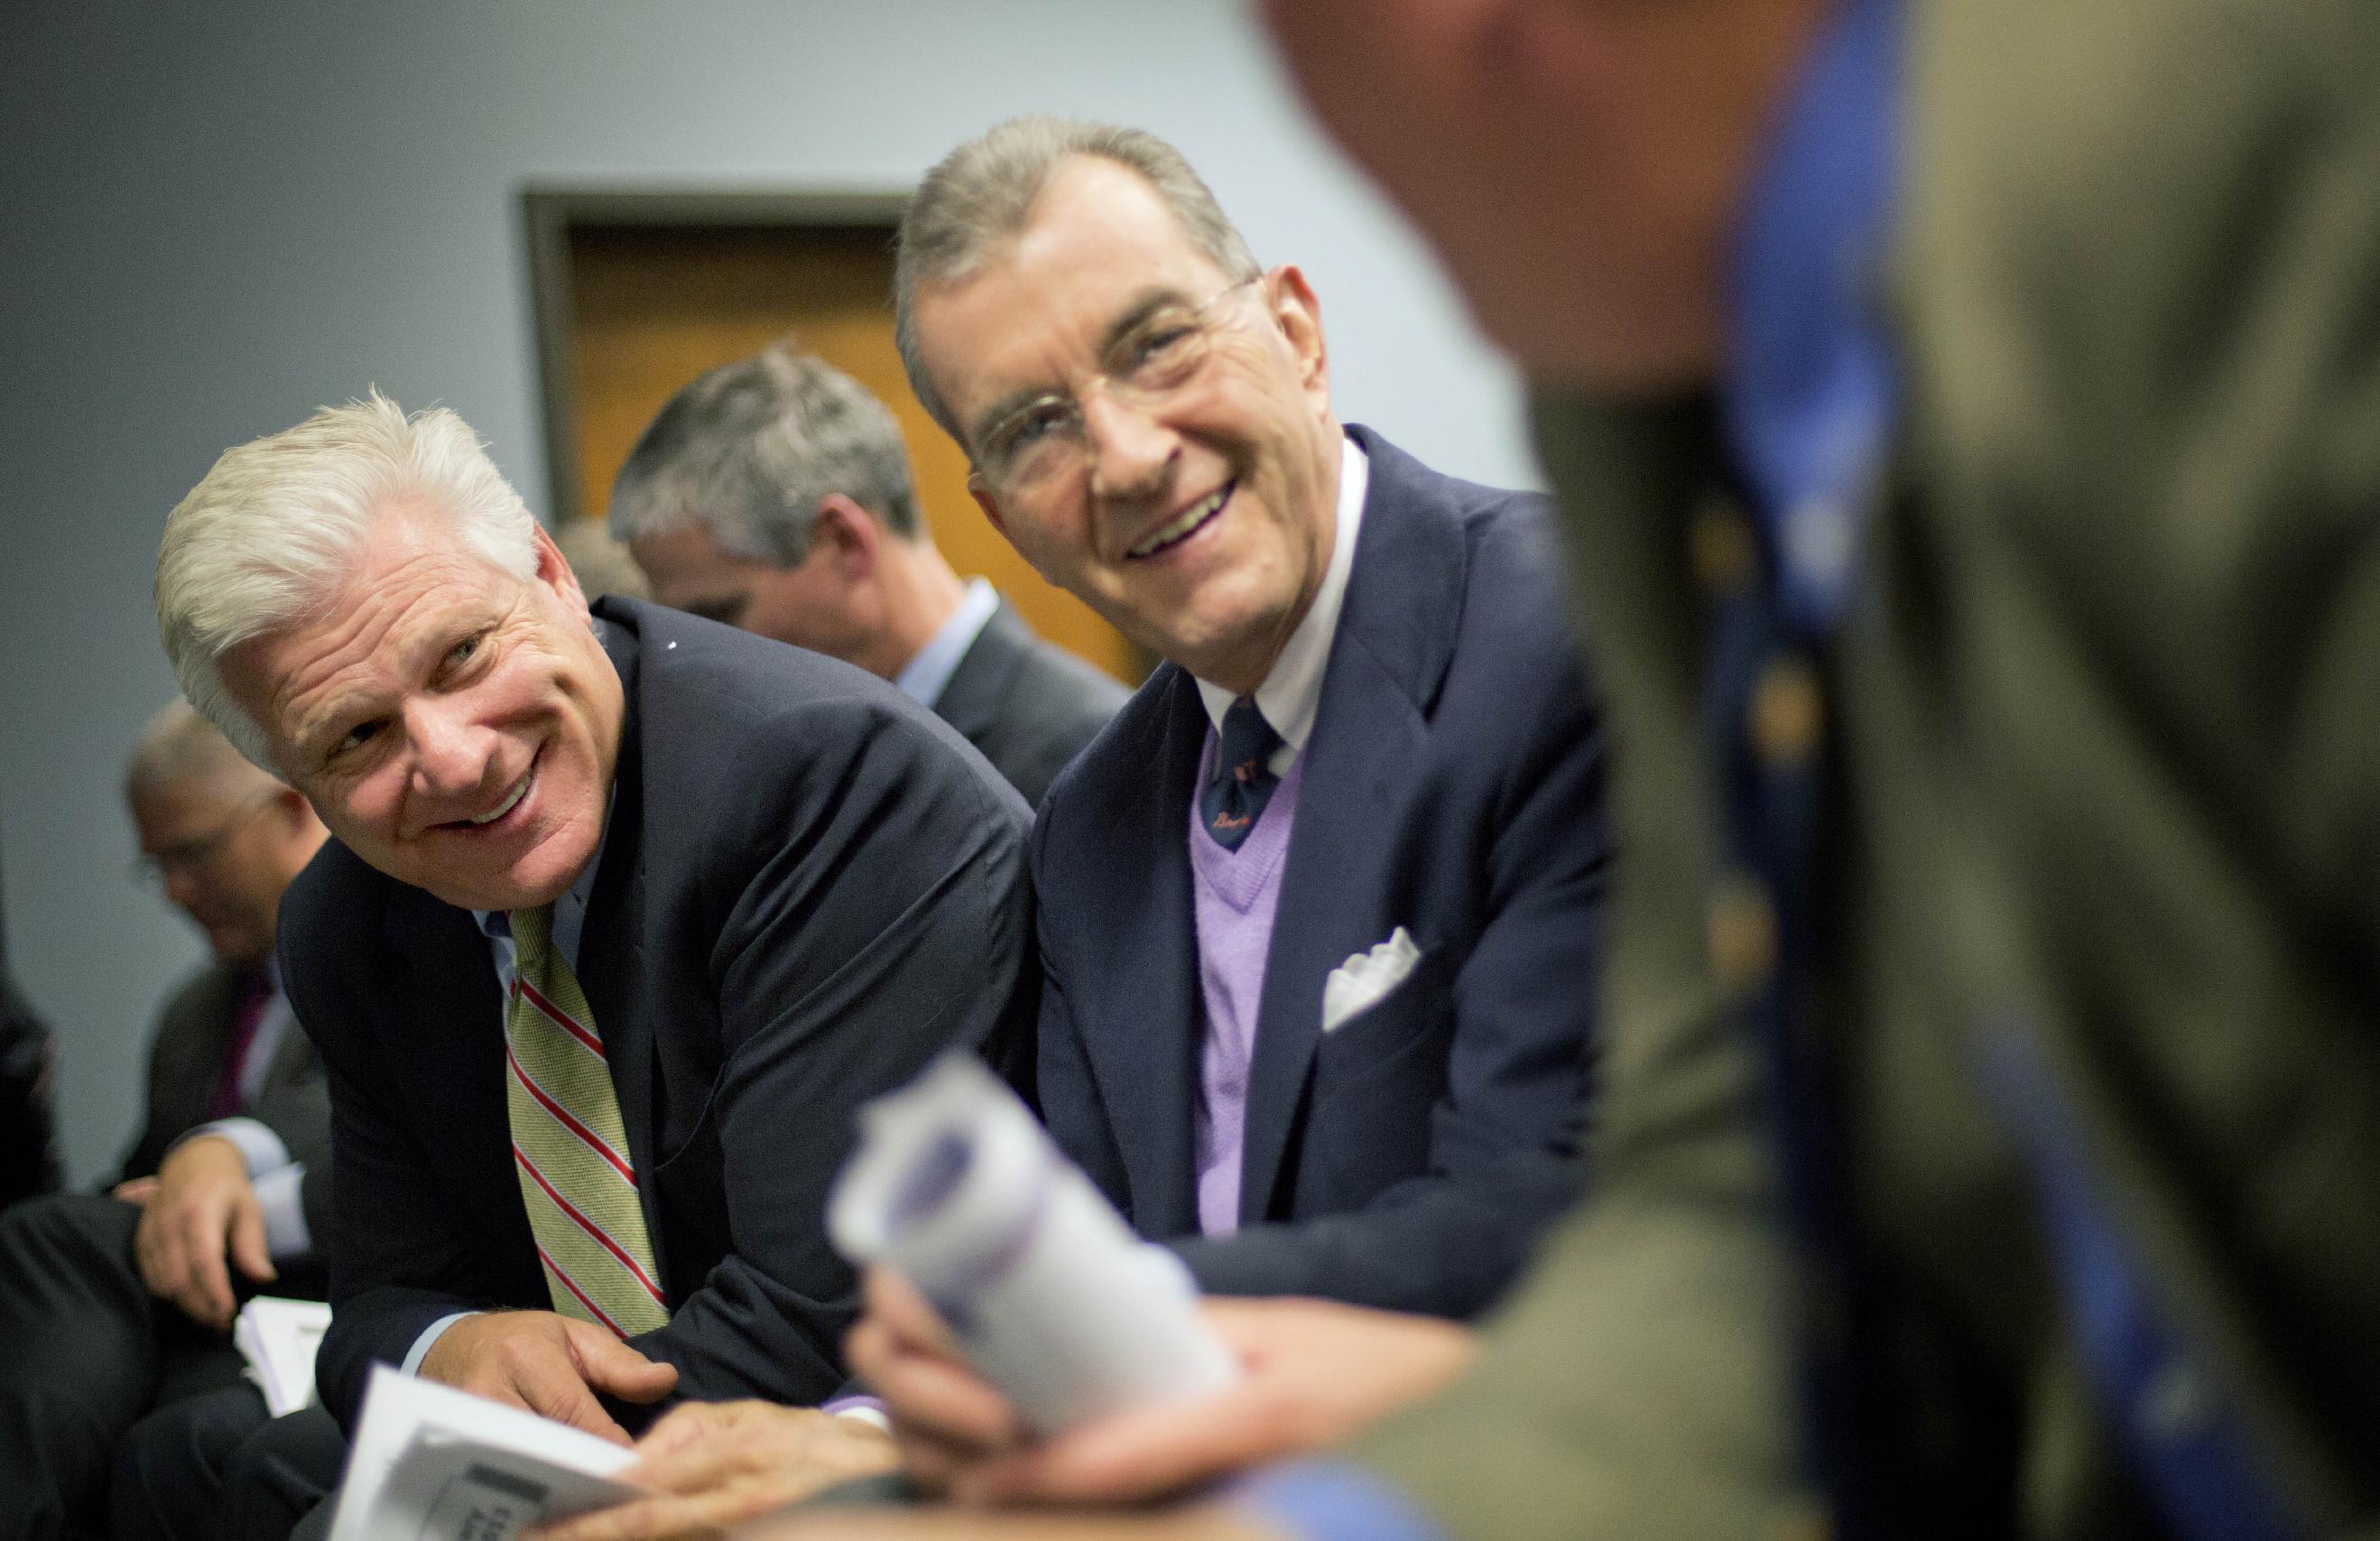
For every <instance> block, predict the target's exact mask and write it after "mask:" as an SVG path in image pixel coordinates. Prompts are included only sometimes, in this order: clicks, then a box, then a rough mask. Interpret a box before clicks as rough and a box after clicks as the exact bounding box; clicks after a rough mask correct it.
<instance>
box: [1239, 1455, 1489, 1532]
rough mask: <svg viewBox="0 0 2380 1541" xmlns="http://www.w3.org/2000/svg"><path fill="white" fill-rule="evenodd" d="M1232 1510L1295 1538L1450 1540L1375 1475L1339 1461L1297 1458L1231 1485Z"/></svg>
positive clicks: (1411, 1504) (1349, 1463)
mask: <svg viewBox="0 0 2380 1541" xmlns="http://www.w3.org/2000/svg"><path fill="white" fill-rule="evenodd" d="M1230 1498H1231V1501H1232V1502H1233V1504H1234V1505H1235V1506H1236V1507H1238V1508H1240V1509H1243V1510H1245V1511H1248V1512H1249V1513H1250V1514H1252V1515H1254V1516H1256V1517H1257V1519H1259V1520H1261V1521H1263V1522H1264V1523H1267V1524H1269V1525H1271V1526H1272V1527H1273V1528H1274V1529H1276V1530H1281V1531H1285V1532H1287V1533H1288V1534H1289V1535H1294V1536H1297V1537H1299V1538H1300V1541H1450V1538H1449V1537H1448V1535H1447V1534H1446V1532H1444V1531H1442V1530H1440V1529H1439V1527H1438V1524H1437V1523H1436V1522H1435V1521H1433V1520H1431V1519H1429V1518H1428V1517H1427V1515H1425V1514H1423V1513H1422V1511H1420V1510H1418V1509H1416V1508H1415V1507H1414V1505H1413V1503H1412V1501H1411V1500H1409V1499H1406V1498H1405V1497H1404V1495H1403V1494H1402V1493H1399V1492H1398V1491H1397V1490H1396V1489H1395V1488H1394V1487H1392V1486H1390V1485H1389V1484H1388V1483H1386V1482H1384V1481H1382V1480H1381V1479H1380V1478H1379V1477H1378V1476H1377V1475H1375V1474H1372V1473H1371V1472H1368V1471H1366V1470H1365V1469H1364V1468H1363V1467H1361V1466H1357V1465H1355V1464H1354V1463H1353V1462H1345V1461H1300V1462H1293V1463H1292V1464H1290V1465H1286V1466H1275V1467H1272V1468H1270V1469H1269V1470H1267V1471H1263V1472H1259V1473H1258V1474H1256V1475H1254V1476H1252V1477H1250V1478H1248V1479H1247V1480H1246V1481H1245V1482H1243V1483H1240V1484H1239V1485H1237V1486H1234V1487H1233V1489H1232V1491H1231V1494H1230Z"/></svg>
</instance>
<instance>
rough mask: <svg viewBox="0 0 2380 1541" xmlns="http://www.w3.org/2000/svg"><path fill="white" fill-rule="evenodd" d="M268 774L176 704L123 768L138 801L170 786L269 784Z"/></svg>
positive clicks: (127, 791) (155, 721) (128, 791)
mask: <svg viewBox="0 0 2380 1541" xmlns="http://www.w3.org/2000/svg"><path fill="white" fill-rule="evenodd" d="M266 780H267V776H266V773H265V772H264V771H259V770H258V769H257V768H256V767H254V766H253V765H250V764H249V762H248V760H247V759H246V758H244V757H242V755H241V754H240V751H239V750H238V749H237V747H235V746H233V744H232V741H231V740H230V739H228V738H225V736H224V735H223V730H221V729H220V728H218V727H216V726H215V725H214V724H213V723H212V722H208V721H207V720H206V719H205V718H204V717H201V716H200V715H199V713H198V710H197V709H195V708H194V707H192V706H191V705H190V703H189V702H188V701H182V700H176V701H170V702H168V703H167V704H166V706H165V708H164V710H162V711H160V712H158V713H157V715H156V716H154V717H152V718H151V719H149V725H148V726H147V727H145V728H143V729H141V730H140V742H138V743H136V744H135V745H133V746H132V758H131V759H130V761H128V763H127V764H126V766H125V768H124V795H125V796H126V797H128V798H133V799H138V798H140V797H145V796H147V795H150V794H151V793H152V792H155V791H158V790H159V789H161V788H164V787H168V786H200V785H212V784H214V783H226V785H227V788H235V789H236V788H238V787H241V786H245V785H258V786H261V785H262V784H264V783H265V781H266Z"/></svg>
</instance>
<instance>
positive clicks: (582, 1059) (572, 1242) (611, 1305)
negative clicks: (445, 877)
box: [504, 904, 669, 1338]
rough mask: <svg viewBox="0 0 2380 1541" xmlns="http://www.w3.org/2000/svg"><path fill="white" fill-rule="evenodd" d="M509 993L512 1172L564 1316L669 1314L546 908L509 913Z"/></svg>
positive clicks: (603, 1070) (609, 1094) (575, 991)
mask: <svg viewBox="0 0 2380 1541" xmlns="http://www.w3.org/2000/svg"><path fill="white" fill-rule="evenodd" d="M508 918H509V919H510V921H511V923H512V932H513V993H512V1000H511V1001H510V1002H509V1003H508V1005H507V1007H506V1010H505V1013H504V1036H505V1040H506V1042H505V1055H504V1057H505V1061H506V1065H507V1074H506V1076H505V1087H504V1090H505V1099H506V1102H507V1104H508V1106H509V1109H510V1111H511V1116H512V1134H513V1170H514V1171H515V1173H516V1175H517V1176H518V1177H519V1179H520V1189H521V1202H522V1203H523V1204H524V1205H526V1206H527V1207H528V1228H529V1232H530V1234H531V1235H533V1236H535V1237H536V1239H537V1255H538V1257H539V1259H540V1262H542V1263H543V1264H544V1267H545V1288H546V1292H547V1293H548V1294H550V1295H551V1296H553V1308H554V1309H555V1310H556V1311H559V1312H561V1313H562V1314H563V1315H564V1316H565V1317H578V1318H579V1319H580V1320H581V1321H590V1322H595V1323H597V1324H599V1325H601V1326H603V1327H607V1328H609V1329H612V1330H613V1332H615V1333H617V1334H619V1335H620V1336H621V1337H623V1338H628V1337H633V1336H635V1335H636V1334H637V1333H639V1332H649V1331H650V1330H652V1329H654V1328H657V1327H660V1326H662V1324H664V1323H666V1322H667V1321H668V1320H669V1305H668V1304H667V1302H666V1301H665V1300H664V1298H663V1296H662V1287H661V1282H660V1280H661V1274H660V1270H659V1269H658V1268H655V1267H654V1265H653V1244H652V1238H651V1237H650V1235H649V1234H648V1233H647V1232H646V1231H645V1212H644V1210H643V1208H642V1207H639V1206H638V1204H637V1172H636V1168H635V1167H634V1166H633V1165H631V1164H630V1162H629V1159H628V1138H627V1130H626V1127H625V1124H624V1123H623V1122H621V1119H620V1098H619V1096H618V1094H617V1093H616V1092H614V1091H613V1087H612V1071H611V1067H610V1066H609V1065H608V1064H606V1063H605V1062H604V1058H603V1040H602V1039H601V1037H597V1036H596V1033H595V1013H593V1012H591V1011H589V1009H588V1005H587V996H586V994H585V992H584V991H582V990H581V989H579V988H578V979H577V976H575V975H573V974H572V973H571V972H570V965H569V963H568V962H567V961H566V960H565V959H564V958H563V956H562V954H561V953H559V952H558V951H556V950H555V948H554V947H553V906H552V905H551V904H547V905H542V906H540V907H539V908H537V909H533V910H514V911H513V912H511V915H510V916H509V917H508Z"/></svg>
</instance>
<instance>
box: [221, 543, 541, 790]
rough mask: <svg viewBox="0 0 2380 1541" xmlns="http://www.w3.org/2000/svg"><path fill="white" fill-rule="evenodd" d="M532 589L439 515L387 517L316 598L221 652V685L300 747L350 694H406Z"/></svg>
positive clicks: (266, 725)
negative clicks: (429, 668) (408, 685)
mask: <svg viewBox="0 0 2380 1541" xmlns="http://www.w3.org/2000/svg"><path fill="white" fill-rule="evenodd" d="M529 588H530V583H529V581H528V580H527V579H523V578H519V577H516V576H514V575H512V574H510V573H508V572H506V571H504V569H503V568H502V567H500V566H498V565H497V564H495V563H494V562H493V561H492V560H490V559H489V558H488V557H486V556H484V555H482V554H481V553H480V552H478V551H477V550H475V549H473V548H472V547H471V546H470V545H469V544H468V542H466V541H465V540H462V539H461V538H460V537H459V536H458V535H457V534H456V533H455V531H454V529H453V528H452V527H451V526H448V525H445V524H444V523H443V521H438V520H435V519H422V518H415V517H407V516H387V517H383V518H382V519H380V520H379V521H377V522H376V523H375V525H374V527H373V528H372V529H371V531H370V534H368V535H367V536H366V538H365V540H363V542H362V544H361V545H359V546H358V548H357V549H356V551H355V552H354V555H353V556H352V558H351V559H350V561H349V562H348V564H346V569H345V572H344V574H343V576H341V577H340V578H339V580H338V581H337V582H335V583H334V584H333V585H332V586H331V588H329V590H328V591H327V592H326V593H325V594H324V595H323V596H322V599H320V600H319V601H317V602H316V603H314V604H313V605H310V606H309V607H308V608H307V609H306V610H305V611H304V612H303V613H300V614H299V615H297V617H295V618H293V619H292V620H290V621H289V622H287V623H285V625H280V626H277V627H274V628H273V629H272V630H270V631H268V632H265V633H264V634H263V635H261V636H260V637H252V638H250V639H249V640H248V641H246V642H243V643H241V644H240V645H239V646H237V647H236V648H234V649H231V650H230V651H229V652H228V653H226V654H225V657H224V680H225V685H227V686H230V687H231V689H232V691H233V693H234V694H235V695H236V696H237V697H238V698H240V699H241V701H242V702H243V703H244V704H247V705H249V707H250V708H251V710H257V712H258V717H259V722H260V725H261V727H263V728H264V729H265V731H266V732H267V733H268V734H271V735H273V737H274V738H275V739H278V740H281V741H283V742H284V743H287V744H303V743H304V742H305V740H306V738H307V737H308V736H309V734H310V731H312V730H313V729H315V728H317V727H319V725H320V723H319V720H320V719H321V718H322V716H324V715H325V714H326V713H328V712H331V711H334V710H336V709H337V708H338V707H339V705H340V704H341V703H342V702H343V701H344V700H346V698H349V697H354V696H359V695H368V694H378V695H383V696H385V695H389V694H393V693H395V692H397V691H399V690H401V689H402V688H403V687H404V685H405V682H406V681H407V680H408V679H410V678H412V677H414V676H417V675H419V673H422V672H423V671H424V669H425V667H426V665H427V663H428V662H430V661H433V660H435V659H436V658H437V657H438V655H440V654H441V653H443V652H444V651H445V650H446V649H449V648H451V647H453V646H454V645H455V641H457V640H459V639H460V638H461V637H464V636H466V635H468V633H470V632H471V631H473V630H476V629H479V628H480V627H483V626H486V625H492V624H493V623H494V622H495V621H497V620H498V619H500V618H502V617H503V616H504V615H506V614H507V613H511V612H513V611H514V610H516V608H517V607H518V606H519V605H520V603H521V602H522V600H523V599H524V597H525V595H526V594H527V592H528V589H529Z"/></svg>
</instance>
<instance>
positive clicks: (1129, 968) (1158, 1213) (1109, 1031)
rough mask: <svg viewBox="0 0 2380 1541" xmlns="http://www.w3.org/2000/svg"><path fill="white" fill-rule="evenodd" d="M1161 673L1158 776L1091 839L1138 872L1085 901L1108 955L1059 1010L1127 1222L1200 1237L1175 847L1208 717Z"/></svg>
mask: <svg viewBox="0 0 2380 1541" xmlns="http://www.w3.org/2000/svg"><path fill="white" fill-rule="evenodd" d="M1166 673H1167V676H1168V677H1167V679H1166V682H1165V686H1164V688H1165V690H1166V692H1167V697H1166V700H1165V703H1164V707H1165V710H1163V712H1162V713H1161V714H1160V722H1159V726H1158V729H1157V733H1156V734H1155V735H1154V736H1155V738H1156V743H1155V744H1154V745H1153V746H1151V748H1150V759H1149V763H1150V764H1151V765H1153V766H1154V767H1155V769H1156V773H1155V774H1154V775H1151V776H1147V777H1145V778H1143V779H1142V780H1141V781H1140V782H1139V783H1137V785H1136V787H1135V791H1134V793H1133V795H1132V797H1131V799H1130V800H1129V801H1128V802H1125V803H1123V805H1121V806H1120V807H1117V808H1116V810H1115V817H1114V820H1113V823H1112V825H1111V830H1110V831H1102V835H1101V843H1103V844H1106V845H1108V846H1110V847H1111V849H1114V850H1117V851H1134V852H1147V854H1148V855H1147V858H1146V861H1145V864H1144V862H1142V861H1138V860H1135V861H1134V862H1132V863H1129V864H1124V868H1109V869H1108V873H1107V876H1108V877H1109V880H1111V882H1113V883H1114V884H1115V891H1114V892H1111V893H1108V894H1105V895H1102V896H1099V898H1097V899H1096V900H1095V904H1096V905H1097V909H1096V910H1095V911H1094V913H1100V914H1102V915H1103V916H1105V918H1104V919H1103V920H1102V921H1101V923H1100V924H1099V928H1098V929H1097V932H1096V934H1095V936H1094V937H1093V939H1092V940H1091V942H1090V945H1093V946H1096V947H1099V948H1100V949H1101V950H1102V952H1103V953H1105V954H1106V955H1105V956H1104V957H1102V959H1101V960H1100V963H1099V967H1098V968H1096V969H1085V970H1081V971H1079V972H1080V973H1082V974H1084V975H1085V976H1087V977H1088V982H1090V983H1091V984H1092V985H1093V987H1094V988H1096V989H1098V990H1099V992H1100V993H1099V994H1098V995H1096V996H1094V997H1093V998H1091V999H1087V1000H1076V1001H1070V1002H1068V1004H1069V1006H1070V1008H1071V1010H1072V1013H1073V1016H1074V1020H1075V1029H1076V1031H1078V1032H1079V1033H1081V1034H1082V1036H1083V1042H1084V1048H1085V1051H1086V1052H1087V1054H1088V1055H1089V1057H1090V1062H1091V1074H1092V1077H1093V1079H1094V1080H1095V1081H1096V1082H1097V1083H1098V1085H1099V1096H1100V1098H1101V1100H1102V1101H1103V1102H1104V1103H1105V1105H1106V1107H1107V1109H1108V1112H1109V1115H1110V1119H1111V1126H1112V1128H1113V1129H1114V1131H1115V1135H1116V1143H1117V1144H1118V1146H1119V1147H1121V1148H1122V1150H1123V1160H1124V1170H1125V1175H1126V1178H1127V1180H1128V1181H1129V1182H1130V1183H1131V1184H1132V1208H1133V1219H1134V1222H1135V1227H1136V1228H1137V1229H1138V1230H1139V1231H1140V1232H1142V1233H1143V1234H1144V1235H1150V1236H1174V1235H1182V1234H1185V1233H1189V1232H1196V1230H1197V1228H1198V1200H1197V1183H1196V1170H1195V1167H1196V1157H1195V1143H1194V1140H1193V1135H1192V1130H1193V1125H1194V1121H1195V1118H1196V1108H1197V1104H1198V1045H1199V1033H1200V1024H1201V1023H1202V1022H1203V1021H1204V1020H1205V1013H1203V1012H1201V1010H1200V1009H1199V995H1198V953H1197V945H1198V944H1197V930H1196V915H1195V913H1194V910H1193V907H1192V901H1191V894H1190V855H1189V851H1188V849H1187V847H1186V845H1185V841H1186V839H1187V835H1188V831H1189V819H1190V813H1189V808H1190V795H1191V783H1193V782H1195V781H1196V779H1197V775H1198V756H1199V753H1200V751H1201V750H1202V749H1203V748H1204V747H1205V745H1206V737H1207V714H1206V710H1205V708H1203V707H1202V706H1200V705H1199V702H1198V689H1197V686H1196V684H1195V683H1193V682H1192V680H1191V678H1190V676H1189V675H1188V674H1185V673H1182V672H1181V671H1180V670H1179V669H1174V668H1172V666H1171V665H1169V666H1167V670H1166ZM1125 868H1128V869H1125Z"/></svg>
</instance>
